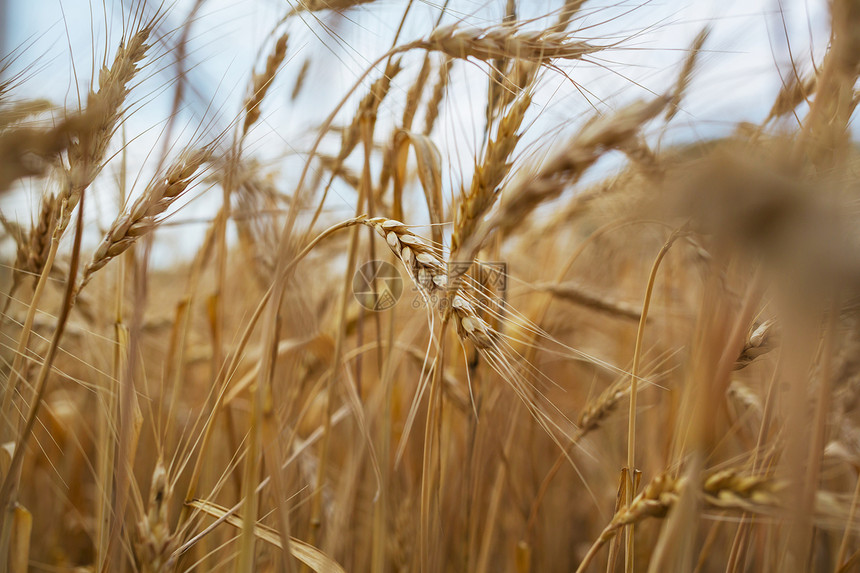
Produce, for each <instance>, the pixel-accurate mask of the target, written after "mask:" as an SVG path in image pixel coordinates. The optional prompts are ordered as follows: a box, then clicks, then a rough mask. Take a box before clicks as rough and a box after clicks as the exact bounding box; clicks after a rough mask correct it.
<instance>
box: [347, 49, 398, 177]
mask: <svg viewBox="0 0 860 573" xmlns="http://www.w3.org/2000/svg"><path fill="white" fill-rule="evenodd" d="M401 69H402V68H401V67H400V60H399V59H397V60H393V59H392V60H390V61H389V62H388V64H387V65H386V66H385V71H384V72H383V73H382V75H381V76H380V77H379V78H378V79H377V80H376V81H374V82H373V84H372V85H371V86H370V91H369V92H368V93H367V95H365V96H364V98H362V100H361V102H360V103H359V104H358V110H357V111H356V112H355V116H354V117H353V120H352V123H350V125H349V127H348V128H347V129H346V130H345V131H344V132H343V136H342V138H341V144H340V153H339V154H338V160H339V161H343V160H344V159H346V158H347V157H349V154H350V153H352V151H353V149H355V146H356V145H358V141H359V134H360V130H361V122H362V121H363V120H370V121H372V122H375V121H376V113H377V111H378V110H379V106H380V104H381V103H382V100H384V99H385V96H387V95H388V91H389V90H390V89H391V80H392V79H394V77H395V76H396V75H397V74H399V73H400V70H401ZM335 171H336V170H335Z"/></svg>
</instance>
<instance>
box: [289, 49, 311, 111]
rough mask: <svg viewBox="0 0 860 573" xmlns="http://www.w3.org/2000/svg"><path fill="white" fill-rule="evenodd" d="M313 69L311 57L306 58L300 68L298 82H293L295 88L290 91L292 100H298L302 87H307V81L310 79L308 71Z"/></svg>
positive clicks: (297, 76)
mask: <svg viewBox="0 0 860 573" xmlns="http://www.w3.org/2000/svg"><path fill="white" fill-rule="evenodd" d="M310 69H311V59H310V58H305V60H304V61H303V62H302V67H301V68H299V73H298V74H297V75H296V83H295V84H293V90H292V91H291V92H290V101H293V102H294V101H296V98H298V97H299V94H301V93H302V89H303V88H304V87H305V82H306V81H307V79H308V72H309V71H310Z"/></svg>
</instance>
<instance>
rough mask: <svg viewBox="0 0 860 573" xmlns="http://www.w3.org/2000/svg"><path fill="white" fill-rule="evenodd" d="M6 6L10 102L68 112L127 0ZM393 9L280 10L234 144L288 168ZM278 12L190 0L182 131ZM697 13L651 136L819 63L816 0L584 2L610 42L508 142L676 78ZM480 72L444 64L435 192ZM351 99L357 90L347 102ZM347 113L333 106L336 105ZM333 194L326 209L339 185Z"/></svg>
mask: <svg viewBox="0 0 860 573" xmlns="http://www.w3.org/2000/svg"><path fill="white" fill-rule="evenodd" d="M4 2H5V10H6V17H5V18H2V17H0V21H2V22H5V28H4V29H3V39H2V45H3V46H4V47H5V50H6V52H7V53H8V51H9V50H10V49H14V50H16V51H15V53H16V54H18V55H19V57H18V59H17V61H16V62H15V63H14V64H13V66H12V68H11V70H12V71H21V70H25V71H26V73H25V75H24V81H23V83H21V85H20V86H19V87H18V88H16V90H17V95H18V97H23V96H28V97H46V98H48V99H50V100H51V101H52V102H53V103H55V104H57V105H66V106H69V107H72V108H75V107H77V98H78V93H81V94H84V95H83V96H82V97H85V94H86V89H87V86H88V85H89V82H90V80H91V78H92V77H93V75H94V71H93V70H94V65H93V63H94V62H96V64H95V69H97V67H98V65H100V63H101V58H102V57H103V54H104V53H105V51H106V50H107V51H108V53H109V54H110V56H111V57H112V55H113V53H114V51H115V50H116V45H117V43H118V42H119V39H120V37H121V34H122V29H123V28H122V23H123V21H124V20H125V21H127V19H128V6H129V5H130V4H132V0H126V1H125V2H121V1H120V0H106V1H105V3H101V2H96V1H95V0H94V1H93V2H89V1H88V0H0V6H2V5H3V3H4ZM150 3H151V4H153V5H155V4H156V3H155V2H150ZM561 3H562V1H561V0H555V1H548V0H536V1H528V2H526V1H520V2H518V5H519V10H520V12H519V14H518V18H519V19H520V20H522V21H526V20H529V19H531V18H536V17H539V16H541V15H544V14H547V13H550V12H552V11H553V10H557V9H558V8H559V6H560V5H561ZM192 4H193V1H192V0H178V1H176V2H174V3H172V4H170V5H169V8H168V10H167V18H166V19H165V21H164V24H163V29H164V30H171V29H175V28H178V26H179V25H180V24H181V23H182V22H183V20H184V18H185V16H186V15H187V14H188V12H189V10H190V7H191V5H192ZM406 4H407V3H406V2H405V1H402V0H378V1H376V2H372V3H369V4H366V5H363V6H359V7H357V8H355V9H352V10H349V11H347V12H346V13H345V14H344V15H342V16H334V15H332V14H330V13H326V12H323V13H320V14H319V15H318V17H319V20H317V19H315V18H314V17H310V16H308V15H303V16H302V17H301V18H294V19H293V20H292V21H291V22H290V23H289V24H288V28H287V29H288V30H289V32H290V45H289V51H288V62H287V64H286V66H285V68H284V70H283V72H282V73H281V74H280V76H279V78H278V82H277V84H276V85H275V86H274V87H273V92H272V96H271V97H270V98H269V99H268V100H267V102H266V106H265V108H264V112H263V120H262V121H261V122H260V124H259V126H258V127H257V128H256V129H255V132H254V136H253V137H252V138H251V142H250V144H249V146H248V149H247V153H248V154H249V155H254V156H258V157H260V158H262V159H264V160H267V161H270V162H272V163H273V164H276V163H277V162H284V163H283V167H280V168H279V169H278V171H279V172H280V175H281V176H284V177H286V176H285V175H284V173H283V172H284V171H289V169H288V168H287V167H286V166H290V165H292V166H293V167H294V166H295V163H293V164H290V161H291V159H290V155H291V154H297V153H300V152H302V151H303V150H305V149H307V147H308V145H309V141H310V137H311V135H312V134H313V131H314V130H313V128H314V126H316V125H318V124H319V123H320V122H321V121H322V120H323V118H325V116H326V115H328V113H329V112H330V111H331V110H332V109H333V107H334V106H335V104H336V103H337V101H338V100H339V99H340V98H341V97H342V96H343V94H345V93H346V92H347V90H348V89H349V88H350V87H351V86H352V85H353V84H354V83H355V81H356V78H357V77H358V76H359V75H360V74H361V73H362V72H363V71H364V70H365V69H366V68H367V67H368V66H369V65H370V63H371V62H372V61H373V60H374V59H376V57H377V56H378V55H380V54H382V53H384V52H385V51H386V50H387V49H388V48H390V46H391V42H392V40H393V37H394V34H395V31H396V28H397V25H398V23H399V21H400V19H401V17H402V15H403V10H404V8H405V6H406ZM504 5H505V1H504V0H486V1H475V0H451V2H450V5H449V10H448V12H447V14H446V16H445V18H444V20H443V24H449V23H455V22H459V23H460V24H461V25H463V26H478V27H486V26H490V25H494V24H497V23H498V22H499V21H500V20H501V17H502V15H503V13H504ZM288 8H289V4H288V3H285V2H279V1H277V0H238V1H237V0H208V1H207V2H206V3H205V4H204V6H203V8H202V10H201V11H200V12H199V14H198V16H197V19H196V20H195V22H194V24H193V27H192V28H191V34H190V38H189V50H188V53H189V57H188V62H190V63H192V64H193V66H194V68H193V70H192V71H191V72H190V77H191V79H192V84H193V93H192V96H191V97H190V98H189V99H188V101H187V102H186V104H185V105H184V107H183V110H182V113H181V114H180V116H179V118H180V121H179V124H180V126H184V127H185V131H184V132H183V133H184V134H185V135H188V134H190V133H192V132H193V131H194V128H196V127H197V126H198V125H200V123H201V122H207V124H209V125H212V126H214V127H215V128H216V129H225V128H226V127H227V126H229V124H230V122H231V121H232V120H233V118H234V117H236V115H237V113H238V112H239V110H240V109H241V102H242V99H243V97H244V96H245V94H246V89H247V85H248V81H249V75H250V70H251V69H252V67H253V66H254V63H255V62H257V61H259V58H258V50H259V49H260V46H261V45H264V44H265V43H266V41H267V39H268V38H270V33H271V32H272V28H273V25H274V24H275V23H276V22H277V21H278V20H279V19H280V18H281V17H282V16H283V15H284V14H285V13H286V11H287V10H288ZM438 15H439V2H438V1H437V0H433V1H426V0H425V1H416V2H415V3H414V5H413V7H412V9H411V12H410V14H409V17H408V18H407V20H406V24H405V29H404V31H403V33H402V39H403V40H404V41H405V40H408V39H412V38H417V37H421V36H425V35H427V34H428V33H429V32H430V31H431V30H432V27H433V23H434V22H435V20H436V19H437V18H438ZM706 24H709V25H711V26H712V28H713V29H712V33H711V36H710V38H709V39H708V42H707V44H706V46H705V51H706V53H705V54H704V55H703V56H702V58H701V61H700V66H699V71H698V73H697V75H696V76H695V78H694V82H693V84H692V86H691V88H690V91H689V96H688V97H687V99H686V100H685V102H684V105H683V111H682V112H681V113H680V114H679V115H678V117H677V118H676V119H675V120H674V121H673V123H672V125H671V126H670V127H669V129H668V131H667V132H666V133H665V134H663V135H662V141H663V142H672V141H689V140H701V139H708V138H713V137H717V136H720V135H724V134H726V133H728V132H730V131H731V129H732V128H733V126H735V125H736V124H737V122H739V121H752V122H758V121H761V120H762V119H763V118H764V116H765V115H766V114H767V111H768V109H769V107H770V105H771V103H772V102H773V99H774V96H775V95H776V93H777V90H778V89H779V86H780V74H782V75H783V76H785V75H786V74H788V73H789V69H790V67H789V62H790V59H791V58H790V55H792V56H793V58H794V60H795V61H797V62H798V63H799V65H800V67H801V68H806V69H809V68H810V67H811V58H812V57H814V58H815V61H816V62H820V59H821V56H822V54H823V50H824V48H825V46H826V41H827V30H828V28H829V24H828V11H827V5H826V2H825V1H824V0H784V1H782V2H777V1H769V0H737V1H731V0H728V1H727V0H690V1H688V2H676V1H671V0H663V1H652V2H643V1H641V0H635V1H630V2H625V1H622V2H617V3H608V2H588V3H587V4H586V5H585V8H584V9H583V10H582V12H581V14H580V17H579V19H578V20H577V22H576V23H575V24H574V25H573V26H572V27H571V31H572V32H573V37H574V38H583V39H588V40H590V41H594V42H597V43H603V44H605V43H609V42H610V41H616V40H618V41H620V42H619V44H618V46H617V47H616V48H614V49H612V50H610V51H607V52H605V53H602V54H599V55H598V56H596V57H595V58H594V59H595V62H594V63H591V64H586V63H581V62H580V63H576V64H575V65H572V66H565V67H564V71H565V74H562V73H558V72H554V71H547V72H545V73H546V76H545V77H544V82H543V84H542V85H543V88H542V89H541V90H540V91H539V92H538V93H537V94H536V96H535V103H534V106H533V110H532V111H531V113H532V116H530V117H529V120H528V122H527V123H528V124H529V126H530V127H529V129H528V131H527V133H526V137H524V138H523V141H522V149H523V152H522V153H523V154H524V156H525V155H528V154H529V153H530V152H537V151H539V150H540V149H544V148H548V147H550V146H551V145H552V144H553V143H555V142H556V141H558V140H559V138H563V137H564V135H565V134H566V131H565V129H566V128H570V129H573V128H574V127H575V125H576V124H577V122H580V121H582V120H583V119H584V118H586V117H587V116H588V115H590V114H592V113H593V112H594V109H600V110H605V109H607V107H609V108H611V107H615V106H618V105H622V104H623V103H625V102H628V101H631V100H633V99H636V98H642V97H648V96H649V95H650V93H651V92H654V93H662V92H665V91H666V90H667V89H669V88H670V87H671V85H672V84H673V82H674V78H675V76H676V74H677V72H678V69H679V63H680V62H682V61H683V59H684V57H685V55H686V54H685V50H686V48H687V47H688V46H689V45H690V44H691V42H692V40H693V38H694V37H695V35H696V34H697V33H698V32H699V30H701V29H702V27H703V26H704V25H706ZM541 25H542V23H541V22H539V21H538V22H534V23H533V26H541ZM94 54H95V55H94ZM151 54H152V55H154V56H161V57H160V58H158V59H157V60H156V61H155V62H154V63H153V65H150V66H149V67H148V68H147V69H146V73H145V74H143V76H142V77H143V82H142V83H141V84H140V85H138V86H136V87H135V90H134V91H133V101H134V104H133V106H132V109H134V110H135V111H134V113H133V114H132V115H131V118H130V119H129V120H128V122H127V124H126V136H127V137H128V138H130V139H131V138H136V139H134V142H133V145H130V146H129V159H130V161H131V163H132V164H133V165H135V166H138V168H137V169H138V171H140V172H141V173H143V174H145V173H146V169H147V166H148V165H151V163H152V160H151V158H150V157H149V155H150V153H151V152H152V150H153V149H157V148H159V145H160V142H159V137H160V135H161V132H162V129H163V126H164V124H165V121H166V118H167V117H168V115H169V114H170V109H171V108H170V103H171V101H172V97H173V92H172V86H173V80H174V78H175V69H174V68H173V67H172V64H173V62H172V59H171V57H170V55H169V54H166V53H165V49H164V47H163V46H159V47H156V48H155V49H153V50H152V51H151ZM421 57H422V55H421V54H418V53H414V54H407V55H406V57H405V58H404V65H405V70H404V72H403V74H401V82H400V83H397V82H395V87H394V90H393V92H392V95H393V97H392V98H390V100H391V101H390V102H388V103H387V104H386V105H385V106H383V108H382V110H381V111H380V121H381V122H383V125H384V122H385V121H386V115H385V114H386V113H389V116H388V117H389V119H390V117H394V115H395V114H396V115H399V113H400V109H401V106H402V103H403V99H404V97H405V90H406V89H407V88H408V85H409V83H410V82H411V78H413V77H414V75H415V74H416V73H417V69H418V66H419V65H420V59H421ZM305 59H310V60H311V62H312V64H311V72H310V74H309V76H308V81H307V84H306V88H305V89H304V91H303V93H302V95H301V96H300V97H299V98H298V99H297V100H296V101H295V102H292V101H290V99H289V92H290V90H291V86H292V83H293V82H294V79H295V76H296V74H297V73H298V70H299V69H300V68H301V64H302V62H303V61H304V60H305ZM150 61H152V60H150ZM485 70H486V68H485V67H482V66H478V65H476V64H474V63H461V64H458V66H457V67H455V68H454V71H453V74H452V81H453V84H452V86H453V88H452V92H451V95H450V96H449V104H448V106H447V107H446V111H445V113H444V114H443V116H442V118H441V123H440V126H439V129H438V130H437V132H436V133H435V134H434V138H435V140H436V142H437V145H438V146H439V148H440V150H441V151H442V154H443V157H444V161H445V162H446V164H447V165H448V166H449V167H450V169H448V170H447V172H448V173H452V174H453V175H451V176H450V177H449V178H448V180H446V181H445V185H446V192H447V193H450V189H451V188H456V186H457V185H458V184H459V180H460V179H462V178H465V177H468V175H469V172H470V169H471V164H472V161H473V157H474V153H475V150H476V148H477V146H478V142H479V140H480V133H481V131H482V129H483V124H482V123H481V121H479V120H480V118H481V117H482V109H481V100H482V95H481V94H482V93H485V91H486V76H485V73H486V71H485ZM476 72H477V73H476ZM95 75H96V76H97V72H95ZM370 77H371V78H373V77H374V74H371V76H370ZM361 95H362V92H361V90H359V92H358V95H357V96H356V97H360V96H361ZM349 113H350V112H349V110H348V109H347V110H346V112H345V114H349ZM345 116H346V115H345ZM559 127H561V129H559ZM37 194H38V191H37V190H34V191H33V192H31V193H30V196H29V197H28V195H27V193H23V194H21V195H19V196H17V197H16V199H15V200H14V201H11V202H10V200H9V199H6V200H4V203H3V204H2V205H3V206H4V212H7V211H9V210H14V211H15V212H19V216H20V214H21V213H28V211H27V209H28V207H27V204H28V201H30V202H31V201H32V200H33V198H34V197H35V196H37ZM336 195H337V194H336ZM341 199H342V201H341V203H342V208H343V209H344V211H345V212H348V211H349V204H350V196H348V194H347V195H344V194H341ZM199 203H200V204H199V205H198V206H196V207H195V209H194V214H195V216H197V215H199V216H207V214H211V212H212V210H213V209H214V208H215V207H214V205H215V203H214V202H210V203H207V202H206V201H205V200H204V201H200V202H199ZM333 205H334V206H335V208H336V205H337V196H335V200H334V201H333ZM101 216H103V215H99V214H94V215H93V217H101ZM27 217H29V215H27Z"/></svg>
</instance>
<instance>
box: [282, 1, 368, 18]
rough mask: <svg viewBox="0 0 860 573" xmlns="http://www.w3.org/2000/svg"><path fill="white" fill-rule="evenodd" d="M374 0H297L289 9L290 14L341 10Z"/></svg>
mask: <svg viewBox="0 0 860 573" xmlns="http://www.w3.org/2000/svg"><path fill="white" fill-rule="evenodd" d="M373 1H374V0H298V1H297V2H295V4H297V6H296V7H295V8H293V9H292V10H291V11H290V14H289V15H290V16H292V15H295V14H300V13H302V12H319V11H320V10H332V11H334V12H341V11H343V10H348V9H350V8H354V7H356V6H361V5H362V4H369V3H371V2H373Z"/></svg>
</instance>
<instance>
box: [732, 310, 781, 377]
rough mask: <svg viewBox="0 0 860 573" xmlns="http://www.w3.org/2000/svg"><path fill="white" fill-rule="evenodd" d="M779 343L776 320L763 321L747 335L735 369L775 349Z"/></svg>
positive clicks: (747, 364)
mask: <svg viewBox="0 0 860 573" xmlns="http://www.w3.org/2000/svg"><path fill="white" fill-rule="evenodd" d="M778 344H779V334H778V332H777V328H776V320H775V319H769V320H766V321H764V322H762V323H761V324H760V325H758V326H757V327H756V328H754V329H753V330H752V331H750V333H749V336H747V339H746V341H744V347H743V349H742V350H741V353H740V355H739V356H738V359H737V360H736V361H735V366H734V368H735V370H740V369H741V368H745V367H747V366H749V365H750V363H751V362H752V361H753V360H755V359H756V358H758V357H759V356H761V355H763V354H766V353H768V352H770V351H771V350H773V349H774V348H775V347H776V346H777V345H778Z"/></svg>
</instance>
